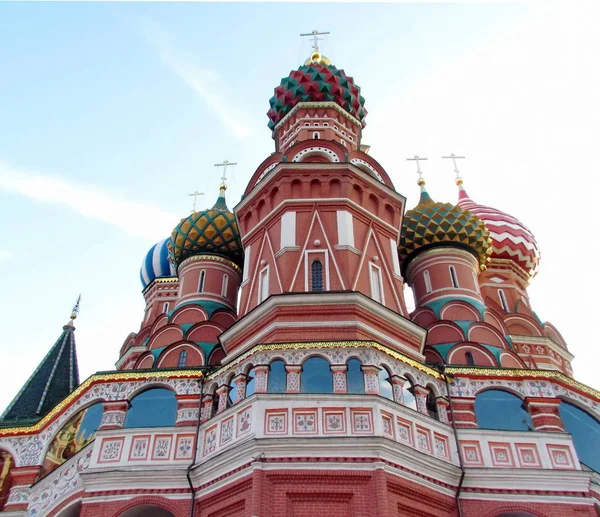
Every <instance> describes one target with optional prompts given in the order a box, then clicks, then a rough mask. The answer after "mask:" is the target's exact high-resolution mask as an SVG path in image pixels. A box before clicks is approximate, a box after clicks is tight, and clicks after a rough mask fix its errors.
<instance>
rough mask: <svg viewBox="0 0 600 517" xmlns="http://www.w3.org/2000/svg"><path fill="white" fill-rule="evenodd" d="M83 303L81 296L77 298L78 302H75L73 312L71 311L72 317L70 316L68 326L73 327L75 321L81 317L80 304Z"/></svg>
mask: <svg viewBox="0 0 600 517" xmlns="http://www.w3.org/2000/svg"><path fill="white" fill-rule="evenodd" d="M80 302H81V294H80V295H79V296H78V297H77V301H76V302H75V305H74V306H73V310H72V311H71V316H69V323H67V325H69V326H71V327H72V326H73V321H74V320H75V319H77V316H78V315H79V303H80Z"/></svg>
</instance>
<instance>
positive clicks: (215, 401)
mask: <svg viewBox="0 0 600 517" xmlns="http://www.w3.org/2000/svg"><path fill="white" fill-rule="evenodd" d="M219 398H220V397H219V394H218V393H217V390H216V388H215V392H214V393H213V396H212V399H213V401H212V408H211V409H210V417H211V418H212V417H213V416H215V415H216V414H217V411H219Z"/></svg>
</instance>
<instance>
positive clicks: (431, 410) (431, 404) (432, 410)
mask: <svg viewBox="0 0 600 517" xmlns="http://www.w3.org/2000/svg"><path fill="white" fill-rule="evenodd" d="M425 405H426V406H427V414H428V415H429V416H430V417H431V418H435V419H436V420H439V419H440V416H439V415H438V408H437V404H436V402H435V395H434V394H433V391H429V394H428V395H427V400H426V402H425Z"/></svg>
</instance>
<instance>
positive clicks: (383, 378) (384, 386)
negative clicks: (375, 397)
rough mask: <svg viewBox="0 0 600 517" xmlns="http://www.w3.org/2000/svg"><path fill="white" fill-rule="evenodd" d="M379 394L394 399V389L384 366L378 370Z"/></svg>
mask: <svg viewBox="0 0 600 517" xmlns="http://www.w3.org/2000/svg"><path fill="white" fill-rule="evenodd" d="M378 376H379V394H380V395H381V396H382V397H385V398H386V399H390V400H394V389H393V388H392V381H391V380H390V376H391V375H390V372H388V371H387V369H386V368H385V367H383V366H382V367H381V369H380V370H379V374H378Z"/></svg>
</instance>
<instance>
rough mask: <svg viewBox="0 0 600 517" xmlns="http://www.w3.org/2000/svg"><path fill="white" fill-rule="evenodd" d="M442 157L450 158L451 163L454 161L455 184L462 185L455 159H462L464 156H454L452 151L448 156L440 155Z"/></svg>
mask: <svg viewBox="0 0 600 517" xmlns="http://www.w3.org/2000/svg"><path fill="white" fill-rule="evenodd" d="M442 158H444V159H450V160H452V163H454V172H455V173H456V184H457V185H462V178H461V177H460V171H459V170H458V167H457V166H456V160H464V159H465V157H464V156H456V155H455V154H454V153H452V154H450V156H442Z"/></svg>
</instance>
